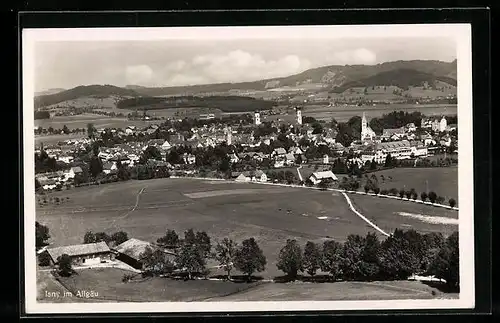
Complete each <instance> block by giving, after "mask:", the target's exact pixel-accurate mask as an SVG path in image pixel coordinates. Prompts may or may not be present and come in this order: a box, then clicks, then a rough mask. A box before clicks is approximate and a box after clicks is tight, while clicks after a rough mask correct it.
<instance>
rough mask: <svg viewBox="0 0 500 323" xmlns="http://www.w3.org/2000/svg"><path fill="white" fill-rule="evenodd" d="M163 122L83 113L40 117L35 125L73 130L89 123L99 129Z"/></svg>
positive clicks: (84, 126) (142, 126)
mask: <svg viewBox="0 0 500 323" xmlns="http://www.w3.org/2000/svg"><path fill="white" fill-rule="evenodd" d="M161 122H162V121H161V120H153V121H142V120H138V121H131V120H128V119H127V118H116V117H107V116H102V115H97V114H81V115H76V116H58V117H52V118H50V119H38V120H35V126H42V127H43V128H45V129H47V128H49V127H52V128H56V129H61V128H62V127H63V126H64V125H66V126H67V127H68V128H69V129H70V130H71V129H75V128H84V129H87V124H88V123H93V124H94V126H95V127H96V128H97V129H98V130H99V129H104V128H125V127H127V126H131V125H134V126H137V127H141V128H145V127H147V126H148V125H150V124H158V123H161Z"/></svg>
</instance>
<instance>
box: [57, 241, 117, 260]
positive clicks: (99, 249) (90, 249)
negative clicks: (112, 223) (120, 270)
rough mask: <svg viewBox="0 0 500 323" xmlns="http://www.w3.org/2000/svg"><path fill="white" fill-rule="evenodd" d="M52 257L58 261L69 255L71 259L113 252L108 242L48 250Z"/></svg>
mask: <svg viewBox="0 0 500 323" xmlns="http://www.w3.org/2000/svg"><path fill="white" fill-rule="evenodd" d="M47 252H48V253H49V255H50V257H51V258H52V259H53V260H54V261H57V259H58V258H59V257H60V256H62V255H63V254H67V255H68V256H70V257H76V256H84V255H91V254H96V253H104V252H111V250H110V249H109V247H108V245H107V244H106V242H103V241H101V242H97V243H86V244H78V245H72V246H64V247H56V248H50V249H47Z"/></svg>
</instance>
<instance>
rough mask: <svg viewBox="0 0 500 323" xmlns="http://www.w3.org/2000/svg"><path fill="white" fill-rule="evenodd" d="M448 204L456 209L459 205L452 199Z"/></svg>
mask: <svg viewBox="0 0 500 323" xmlns="http://www.w3.org/2000/svg"><path fill="white" fill-rule="evenodd" d="M448 203H449V204H450V206H451V207H455V205H457V201H455V199H453V198H451V199H450V200H449V201H448Z"/></svg>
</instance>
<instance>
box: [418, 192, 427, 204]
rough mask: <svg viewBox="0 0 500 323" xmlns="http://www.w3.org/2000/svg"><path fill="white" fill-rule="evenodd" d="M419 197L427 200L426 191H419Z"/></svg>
mask: <svg viewBox="0 0 500 323" xmlns="http://www.w3.org/2000/svg"><path fill="white" fill-rule="evenodd" d="M420 198H421V199H422V201H424V202H425V201H426V200H427V193H426V192H422V193H420Z"/></svg>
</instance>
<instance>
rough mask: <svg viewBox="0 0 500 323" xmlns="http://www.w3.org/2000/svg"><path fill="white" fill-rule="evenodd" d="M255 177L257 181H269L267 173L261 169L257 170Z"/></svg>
mask: <svg viewBox="0 0 500 323" xmlns="http://www.w3.org/2000/svg"><path fill="white" fill-rule="evenodd" d="M254 178H255V180H256V181H257V182H267V179H268V178H267V175H266V173H264V172H263V171H261V170H256V171H255V174H254Z"/></svg>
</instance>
